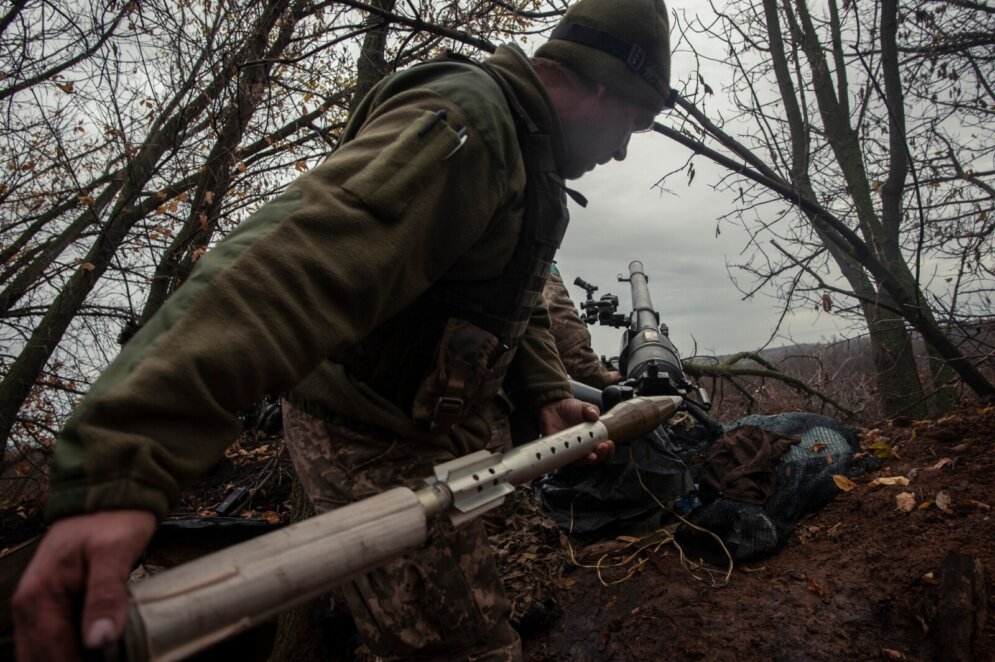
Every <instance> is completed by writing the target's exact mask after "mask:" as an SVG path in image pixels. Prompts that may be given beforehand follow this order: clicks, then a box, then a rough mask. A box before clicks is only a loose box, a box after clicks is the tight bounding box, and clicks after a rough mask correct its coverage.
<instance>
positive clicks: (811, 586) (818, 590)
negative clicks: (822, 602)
mask: <svg viewBox="0 0 995 662" xmlns="http://www.w3.org/2000/svg"><path fill="white" fill-rule="evenodd" d="M805 588H807V589H808V590H809V591H811V592H812V593H815V594H816V595H818V596H819V597H820V598H825V597H826V595H827V594H828V593H829V589H827V588H826V587H825V586H821V585H819V584H817V583H816V582H815V580H814V579H809V580H808V585H807V586H806V587H805Z"/></svg>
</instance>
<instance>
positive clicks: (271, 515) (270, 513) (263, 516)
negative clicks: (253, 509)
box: [259, 510, 280, 526]
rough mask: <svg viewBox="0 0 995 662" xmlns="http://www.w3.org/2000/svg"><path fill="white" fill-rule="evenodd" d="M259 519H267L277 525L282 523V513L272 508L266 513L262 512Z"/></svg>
mask: <svg viewBox="0 0 995 662" xmlns="http://www.w3.org/2000/svg"><path fill="white" fill-rule="evenodd" d="M259 519H262V520H266V521H267V522H269V523H270V524H272V525H273V526H276V525H277V524H279V523H280V515H279V514H277V513H276V512H274V511H272V510H267V511H266V512H264V513H260V515H259Z"/></svg>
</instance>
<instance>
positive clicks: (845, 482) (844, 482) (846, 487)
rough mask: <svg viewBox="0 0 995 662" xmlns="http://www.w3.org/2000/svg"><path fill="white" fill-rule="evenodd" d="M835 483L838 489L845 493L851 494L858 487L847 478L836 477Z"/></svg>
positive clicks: (834, 477) (834, 478)
mask: <svg viewBox="0 0 995 662" xmlns="http://www.w3.org/2000/svg"><path fill="white" fill-rule="evenodd" d="M833 482H834V483H836V487H838V488H840V489H841V490H843V491H844V492H849V491H850V490H852V489H853V488H855V487H857V484H856V483H855V482H853V481H852V480H850V479H849V478H847V477H846V476H840V475H838V474H837V475H835V476H833Z"/></svg>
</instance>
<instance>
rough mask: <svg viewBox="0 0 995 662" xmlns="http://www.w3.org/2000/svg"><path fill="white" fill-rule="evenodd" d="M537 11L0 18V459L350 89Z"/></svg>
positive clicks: (243, 3)
mask: <svg viewBox="0 0 995 662" xmlns="http://www.w3.org/2000/svg"><path fill="white" fill-rule="evenodd" d="M533 4H534V3H531V2H488V1H475V2H471V3H440V2H432V1H428V0H423V1H421V2H409V3H403V5H396V3H393V2H386V1H382V0H378V1H376V2H371V3H364V2H359V1H354V0H343V1H322V0H266V1H265V2H248V1H247V0H199V1H196V2H195V1H191V0H149V2H143V3H131V4H127V5H121V4H115V3H111V4H109V5H108V8H107V9H105V10H96V9H93V8H91V7H90V3H79V6H73V5H66V3H53V2H50V1H45V0H34V1H31V0H28V1H23V2H16V3H14V5H13V6H12V7H11V8H9V9H7V10H4V12H3V13H2V14H0V70H3V71H5V72H8V74H7V77H6V78H4V79H0V104H3V108H4V110H5V112H6V117H7V120H8V121H7V122H6V123H5V124H4V126H3V129H2V130H0V150H2V152H3V156H4V158H5V160H6V161H7V162H8V163H9V165H10V167H9V168H7V169H5V170H4V171H2V174H0V319H2V320H3V326H2V327H0V345H2V346H3V347H4V348H5V351H4V352H3V353H0V374H2V376H3V380H2V382H0V439H4V440H5V444H4V448H6V447H7V446H6V441H7V440H8V439H10V438H14V439H15V440H23V441H24V442H25V443H27V444H30V445H36V444H39V443H41V444H45V443H47V442H48V441H50V439H51V437H52V431H53V430H55V429H57V428H58V426H59V424H60V423H61V420H62V419H63V417H64V416H65V415H66V414H67V412H68V411H69V410H70V409H71V407H72V404H73V403H74V402H75V400H76V399H77V398H78V397H79V395H80V394H81V393H83V392H85V391H86V389H87V387H88V384H89V382H90V380H92V378H93V377H94V376H95V375H96V374H97V373H98V372H99V371H100V370H101V369H102V368H103V367H104V366H105V365H106V364H107V363H108V362H109V361H110V360H111V358H113V356H114V354H115V353H116V351H117V349H118V341H119V340H120V341H122V342H123V341H125V340H126V339H127V337H128V336H129V335H130V334H131V333H133V332H134V330H135V329H137V328H138V327H139V326H140V325H141V324H142V323H144V321H145V320H147V319H148V318H149V317H151V316H152V315H153V314H154V313H155V311H156V310H158V309H159V308H160V307H161V305H162V303H163V302H164V301H165V300H166V298H167V297H168V296H169V294H170V293H171V292H172V291H174V290H175V289H176V287H177V286H178V285H179V284H181V283H182V282H183V281H184V280H185V279H186V278H187V276H188V275H189V273H190V270H191V268H192V266H193V265H194V264H195V262H196V261H197V259H198V258H199V257H200V256H201V255H202V254H203V253H204V252H205V251H206V250H207V249H208V248H209V247H210V245H212V244H213V243H214V242H216V241H217V240H218V239H220V238H221V237H223V236H224V235H225V234H227V233H228V232H229V231H230V230H231V229H232V228H234V227H235V226H237V224H238V223H239V222H240V221H241V220H242V219H244V218H245V217H247V216H248V215H249V214H250V213H251V212H252V211H254V210H255V209H256V208H257V207H258V206H259V205H260V204H262V203H263V202H264V201H265V199H266V198H267V197H269V196H271V195H272V194H274V193H275V192H277V191H278V190H280V189H281V188H282V187H283V186H285V185H286V183H287V182H288V181H289V180H290V179H291V178H292V177H293V176H294V175H295V174H298V173H299V172H301V171H304V170H307V169H308V168H309V167H310V166H312V165H314V164H315V163H317V162H318V161H319V160H320V159H322V158H323V157H324V155H326V154H327V153H328V151H329V150H330V149H332V148H333V146H334V144H335V141H336V138H337V135H338V132H339V129H340V128H341V127H342V126H343V124H344V121H345V118H346V116H347V113H348V109H349V107H350V102H351V100H352V99H353V98H354V97H355V96H356V95H357V94H361V93H362V92H363V91H364V90H366V89H368V88H369V86H371V85H372V84H373V83H374V82H375V81H376V80H377V79H378V78H380V77H382V76H383V75H385V74H386V73H389V72H390V71H392V70H394V69H396V68H399V67H403V66H406V65H407V64H409V63H410V62H412V61H413V60H417V59H423V58H426V57H430V56H432V55H434V54H435V53H437V52H439V51H441V50H442V49H445V48H455V49H458V50H464V51H469V52H470V53H473V52H475V51H479V50H480V49H483V50H485V51H489V50H493V48H494V47H493V45H492V42H491V39H496V38H498V37H499V36H502V35H506V34H509V33H519V32H525V31H528V30H531V29H535V28H536V27H537V26H540V25H546V26H548V25H549V24H550V23H551V22H552V21H553V20H555V18H556V17H557V16H558V13H557V12H556V11H555V10H553V9H550V10H549V11H548V13H547V12H546V11H545V10H544V9H543V8H541V7H540V8H537V9H536V10H535V13H534V14H533V15H530V14H529V13H528V12H527V11H525V10H523V7H525V6H528V7H530V8H531V7H532V5H533ZM367 35H369V37H368V38H367ZM364 39H367V42H366V44H365V47H364V46H362V45H361V42H362V41H363V40H364ZM357 52H359V53H361V56H360V58H359V59H358V60H357V59H356V55H355V54H356V53H357Z"/></svg>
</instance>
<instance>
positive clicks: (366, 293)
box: [46, 89, 513, 519]
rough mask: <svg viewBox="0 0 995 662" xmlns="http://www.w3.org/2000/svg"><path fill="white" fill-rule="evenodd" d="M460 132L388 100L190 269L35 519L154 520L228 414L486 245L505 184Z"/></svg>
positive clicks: (102, 398)
mask: <svg viewBox="0 0 995 662" xmlns="http://www.w3.org/2000/svg"><path fill="white" fill-rule="evenodd" d="M440 110H445V111H446V113H443V114H440V113H439V112H438V111H440ZM468 124H469V121H468V119H467V117H466V116H465V115H464V114H463V113H462V111H461V109H460V108H459V107H458V106H456V105H455V104H453V103H452V102H450V101H448V100H447V99H446V98H444V97H442V96H440V95H439V94H437V93H434V92H431V91H428V90H421V89H418V90H409V91H407V92H403V93H401V94H398V95H395V96H394V97H391V98H390V99H388V100H386V101H384V103H383V104H382V105H381V106H380V107H378V108H376V110H375V111H374V112H372V113H371V114H370V115H369V116H368V117H367V118H366V121H365V123H364V125H363V127H362V129H361V130H360V131H359V132H358V133H357V135H356V136H355V137H354V138H353V139H352V140H350V141H349V142H347V143H346V144H345V145H343V146H342V147H341V148H340V149H339V150H337V151H336V152H335V153H334V154H333V155H332V156H331V157H330V158H329V159H328V160H326V161H325V162H324V163H323V164H322V165H320V166H319V167H317V168H316V169H315V170H313V171H312V172H310V173H308V174H307V175H305V176H304V177H301V178H300V179H299V180H297V181H296V182H295V183H293V184H292V185H291V186H290V187H289V188H288V190H287V192H286V193H284V194H283V195H281V196H279V197H278V198H276V199H275V200H273V201H272V202H270V203H268V204H266V205H265V206H264V207H262V208H261V209H260V210H259V211H258V212H256V213H255V214H254V215H253V216H252V217H250V218H249V219H248V220H247V221H245V222H244V223H242V224H241V225H240V226H239V227H238V228H237V229H236V231H235V232H233V233H232V234H231V235H230V236H229V237H228V238H227V239H226V240H225V241H223V242H221V243H220V244H219V245H218V246H217V247H215V248H214V249H212V250H211V251H210V252H209V253H208V254H207V255H205V256H204V257H203V258H201V260H200V261H199V262H198V264H197V267H196V269H195V270H194V273H193V274H192V275H191V277H190V279H189V280H188V282H187V283H185V284H184V285H183V287H181V288H180V289H179V290H178V291H177V292H176V293H175V294H174V295H173V296H172V297H170V299H169V301H168V302H167V304H166V305H165V306H164V307H163V308H162V309H161V310H160V311H159V312H158V313H157V314H156V315H155V316H154V317H153V319H152V320H150V321H149V323H148V324H147V325H146V326H145V327H144V328H143V329H142V330H141V331H140V332H139V333H138V334H137V335H136V336H135V337H134V338H132V340H131V341H130V342H129V343H128V345H127V346H126V347H125V348H124V349H123V351H122V352H121V354H120V355H119V356H118V357H117V358H116V359H115V360H114V361H113V363H112V364H111V365H110V367H109V368H108V369H107V370H106V371H105V373H104V374H103V375H102V376H101V377H100V378H99V379H98V380H97V381H96V382H95V384H94V385H93V387H92V388H91V390H90V392H89V394H88V395H87V396H86V397H85V398H84V399H83V401H82V402H81V404H80V405H79V407H78V408H77V409H76V411H75V412H74V414H73V416H72V417H71V419H70V421H69V422H68V423H67V425H66V427H65V428H64V430H63V431H62V433H61V434H60V436H59V439H58V442H57V446H56V453H55V459H54V464H53V470H52V481H51V493H50V497H49V503H48V509H47V512H46V514H47V516H48V517H49V519H54V518H58V517H64V516H68V515H72V514H78V513H82V512H90V511H95V510H107V509H115V508H141V509H147V510H151V511H153V512H155V513H157V514H158V515H160V516H161V515H162V514H164V513H165V512H166V511H167V510H168V508H169V507H170V505H171V504H172V503H175V501H176V499H177V498H178V496H179V493H180V490H181V489H182V488H183V487H184V486H185V485H186V484H188V483H189V482H190V481H192V480H193V479H194V478H196V477H197V476H199V475H200V474H202V473H203V472H205V471H206V470H207V469H208V468H210V466H212V465H213V464H214V463H215V462H216V461H217V460H218V458H219V457H220V456H221V454H222V453H223V452H224V449H225V448H226V447H227V445H228V444H229V443H230V442H231V441H232V440H233V439H234V438H235V436H236V434H237V432H238V423H237V419H236V416H235V412H237V411H239V410H240V409H244V408H245V407H247V406H248V405H250V404H251V403H252V402H254V401H255V400H256V399H257V398H258V397H259V396H260V395H262V394H264V393H279V392H283V391H285V390H286V389H288V388H289V387H290V386H292V385H293V384H295V383H297V382H298V381H299V380H300V379H301V378H303V377H304V376H306V375H307V374H308V373H309V372H310V371H311V370H313V369H314V368H315V366H317V365H318V363H319V362H320V361H321V360H322V359H323V358H324V357H327V356H329V355H330V354H332V353H334V352H336V351H340V350H342V349H343V348H345V347H348V346H349V345H351V344H354V343H355V342H357V341H358V340H360V339H361V338H363V337H364V336H365V335H366V334H368V333H369V331H370V330H371V329H373V328H374V327H376V326H377V325H379V324H381V323H382V322H384V321H386V320H388V319H390V318H391V317H392V316H393V315H394V314H396V313H397V312H398V311H399V310H401V309H402V308H403V307H405V306H406V305H408V304H409V303H411V302H412V301H413V300H414V299H415V298H416V297H417V296H418V295H419V294H420V293H421V292H423V291H424V290H425V289H426V288H427V287H428V286H429V285H430V284H431V283H432V282H434V281H435V280H438V279H439V278H440V277H441V275H442V274H444V273H445V271H446V269H447V268H448V267H449V266H450V265H452V264H453V262H454V261H455V260H456V259H457V258H458V257H459V256H460V255H461V254H463V253H464V252H465V251H466V249H467V247H468V246H470V245H472V244H473V243H474V242H475V241H476V240H478V238H479V237H480V236H481V235H482V234H484V233H485V231H486V229H487V224H488V223H489V222H490V219H493V218H494V216H495V213H494V212H495V209H497V208H499V207H500V206H501V205H502V204H505V198H506V197H507V191H506V188H507V184H506V182H509V181H510V180H511V179H512V178H513V177H512V174H511V173H510V171H509V168H512V167H513V165H509V163H508V162H506V161H505V160H503V159H502V155H501V154H500V153H499V152H495V150H494V149H493V148H492V147H489V146H488V145H487V144H485V141H484V139H483V138H482V137H481V136H480V135H478V133H477V132H476V131H475V130H474V129H473V127H471V126H468ZM463 127H466V129H467V131H466V141H465V143H462V146H460V145H461V137H462V136H461V134H460V133H458V131H459V129H460V128H463Z"/></svg>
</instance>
